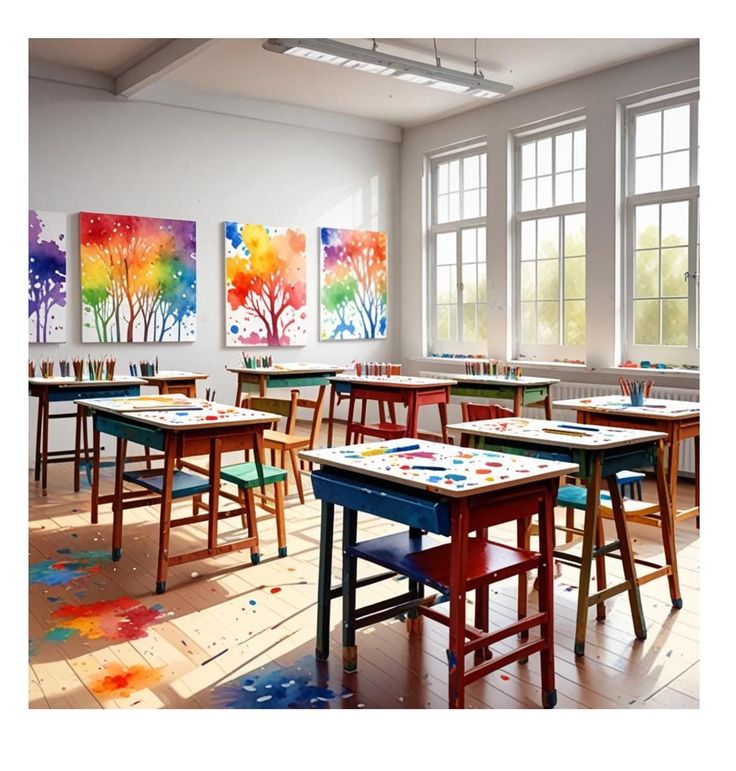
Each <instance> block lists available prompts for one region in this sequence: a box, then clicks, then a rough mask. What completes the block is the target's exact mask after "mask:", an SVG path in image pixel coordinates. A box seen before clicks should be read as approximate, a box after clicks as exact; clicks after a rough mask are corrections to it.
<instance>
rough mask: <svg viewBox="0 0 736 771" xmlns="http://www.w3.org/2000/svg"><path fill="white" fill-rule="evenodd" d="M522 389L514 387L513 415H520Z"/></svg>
mask: <svg viewBox="0 0 736 771" xmlns="http://www.w3.org/2000/svg"><path fill="white" fill-rule="evenodd" d="M522 390H523V389H521V388H514V408H513V409H514V415H517V416H521V396H522V394H521V392H522Z"/></svg>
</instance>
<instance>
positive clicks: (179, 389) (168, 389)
mask: <svg viewBox="0 0 736 771" xmlns="http://www.w3.org/2000/svg"><path fill="white" fill-rule="evenodd" d="M208 377H209V375H206V374H205V373H204V372H175V371H173V370H162V371H161V372H157V373H156V374H155V375H145V376H143V379H144V380H145V381H146V383H147V384H148V385H151V386H155V387H156V388H158V392H159V393H160V394H184V395H185V396H189V397H190V398H192V399H196V398H197V381H198V380H206V379H207V378H208Z"/></svg>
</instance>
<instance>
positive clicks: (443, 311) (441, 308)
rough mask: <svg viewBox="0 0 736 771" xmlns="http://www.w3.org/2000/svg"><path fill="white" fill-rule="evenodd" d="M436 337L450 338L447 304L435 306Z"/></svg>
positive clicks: (441, 338) (439, 338)
mask: <svg viewBox="0 0 736 771" xmlns="http://www.w3.org/2000/svg"><path fill="white" fill-rule="evenodd" d="M437 339H438V340H449V339H450V309H449V307H448V306H447V305H438V306H437Z"/></svg>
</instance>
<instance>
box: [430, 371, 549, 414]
mask: <svg viewBox="0 0 736 771" xmlns="http://www.w3.org/2000/svg"><path fill="white" fill-rule="evenodd" d="M421 374H422V375H427V376H428V377H447V375H446V374H442V373H440V372H422V373H421ZM452 379H453V380H456V381H457V383H456V384H455V385H454V386H452V388H451V389H450V393H451V394H452V395H453V396H470V397H471V398H474V399H510V400H511V401H512V402H513V403H514V406H513V412H514V415H521V408H522V407H543V408H544V416H545V418H547V420H551V419H552V404H551V401H550V393H549V391H550V386H552V385H554V384H555V383H559V382H560V381H559V380H557V379H555V378H541V377H527V376H522V377H518V378H512V377H501V376H500V375H452Z"/></svg>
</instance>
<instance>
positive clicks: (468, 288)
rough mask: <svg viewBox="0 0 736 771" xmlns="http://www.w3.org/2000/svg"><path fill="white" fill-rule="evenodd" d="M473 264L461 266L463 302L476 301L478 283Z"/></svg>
mask: <svg viewBox="0 0 736 771" xmlns="http://www.w3.org/2000/svg"><path fill="white" fill-rule="evenodd" d="M475 271H476V267H475V264H471V265H463V302H464V303H475V302H477V300H478V281H477V278H476V273H475Z"/></svg>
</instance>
